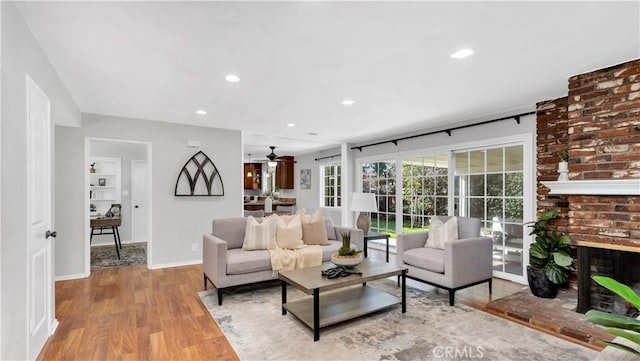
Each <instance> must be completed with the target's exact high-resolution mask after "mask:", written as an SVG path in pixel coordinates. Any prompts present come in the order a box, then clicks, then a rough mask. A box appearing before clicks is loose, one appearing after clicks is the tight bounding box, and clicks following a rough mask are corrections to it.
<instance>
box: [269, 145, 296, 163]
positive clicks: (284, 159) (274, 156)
mask: <svg viewBox="0 0 640 361" xmlns="http://www.w3.org/2000/svg"><path fill="white" fill-rule="evenodd" d="M269 148H270V149H271V153H269V154H267V155H266V157H267V159H268V160H269V162H290V163H295V161H294V160H293V157H289V156H282V157H281V156H279V155H277V154H276V153H275V152H274V151H275V149H276V147H275V146H273V145H270V146H269Z"/></svg>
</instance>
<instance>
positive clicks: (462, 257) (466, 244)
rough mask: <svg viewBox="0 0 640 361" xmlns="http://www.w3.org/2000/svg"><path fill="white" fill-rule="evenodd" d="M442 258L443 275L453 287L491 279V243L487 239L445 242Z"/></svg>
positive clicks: (476, 238)
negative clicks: (448, 278)
mask: <svg viewBox="0 0 640 361" xmlns="http://www.w3.org/2000/svg"><path fill="white" fill-rule="evenodd" d="M444 257H445V260H444V274H445V275H446V276H447V277H450V278H451V280H452V282H453V285H454V287H455V286H459V285H464V284H469V283H472V282H477V281H481V280H486V279H489V278H491V277H492V274H493V265H492V257H493V242H492V240H491V238H489V237H473V238H465V239H458V240H455V241H451V242H446V243H445V247H444Z"/></svg>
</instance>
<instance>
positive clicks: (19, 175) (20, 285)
mask: <svg viewBox="0 0 640 361" xmlns="http://www.w3.org/2000/svg"><path fill="white" fill-rule="evenodd" d="M0 6H2V24H1V25H2V28H1V34H2V41H1V42H2V44H1V46H2V50H1V54H2V78H1V82H2V90H1V92H2V114H1V118H2V130H1V131H0V134H1V136H2V140H1V142H0V145H1V147H2V149H1V151H0V154H1V156H2V159H1V161H0V163H1V167H2V169H1V170H0V172H1V174H2V176H3V177H2V182H1V185H2V188H1V191H0V198H1V199H2V207H1V209H0V222H1V223H2V229H1V230H0V232H2V234H1V236H0V237H1V239H2V261H1V263H0V264H1V267H2V269H1V272H0V274H1V277H2V281H1V285H2V299H1V301H0V303H1V304H0V314H2V326H1V327H2V331H1V333H2V344H1V345H0V359H3V360H24V359H26V358H27V333H28V329H27V325H28V322H27V287H28V283H27V262H26V261H27V222H28V218H27V189H26V183H27V182H26V181H25V180H26V178H27V169H26V164H27V159H26V154H27V152H26V139H27V135H26V133H27V130H26V124H27V122H26V111H25V110H26V74H29V76H30V77H31V78H32V79H33V80H34V81H35V82H36V83H37V84H38V86H39V87H40V88H41V89H42V90H43V91H44V92H45V93H46V94H47V96H48V97H49V98H50V100H51V119H52V122H53V123H56V122H59V121H63V119H64V121H67V122H68V121H69V118H72V120H74V121H75V122H76V123H78V122H79V119H80V116H79V111H78V108H77V106H76V104H75V102H74V101H73V99H72V97H71V96H70V94H69V92H68V91H67V89H66V88H65V87H64V84H63V83H62V82H61V81H60V79H59V77H58V75H57V73H56V72H55V70H54V69H53V67H52V66H51V64H50V63H49V61H48V59H47V57H46V56H45V54H44V53H43V52H42V49H41V48H40V46H39V44H38V42H37V41H36V40H35V39H34V37H33V35H32V34H31V32H30V31H29V28H28V27H27V26H26V24H25V23H24V21H23V19H22V16H21V15H20V13H19V12H18V10H17V9H16V7H15V5H14V4H13V3H12V2H6V1H3V2H2V3H1V5H0ZM52 134H53V130H52ZM54 201H55V197H54ZM55 220H56V218H55V213H54V225H55ZM54 227H55V226H54ZM54 229H55V228H54ZM53 242H54V243H53V245H54V247H56V241H53Z"/></svg>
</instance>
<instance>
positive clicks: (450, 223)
mask: <svg viewBox="0 0 640 361" xmlns="http://www.w3.org/2000/svg"><path fill="white" fill-rule="evenodd" d="M456 239H458V217H451V218H449V219H447V220H442V219H440V218H439V217H438V216H433V217H431V222H430V226H429V238H427V243H426V244H425V247H429V248H438V249H444V244H445V243H446V242H450V241H455V240H456Z"/></svg>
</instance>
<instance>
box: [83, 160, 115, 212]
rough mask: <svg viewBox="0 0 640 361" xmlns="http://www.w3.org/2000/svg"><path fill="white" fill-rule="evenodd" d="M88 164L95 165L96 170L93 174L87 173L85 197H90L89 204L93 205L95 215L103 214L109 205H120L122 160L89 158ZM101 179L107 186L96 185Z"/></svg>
mask: <svg viewBox="0 0 640 361" xmlns="http://www.w3.org/2000/svg"><path fill="white" fill-rule="evenodd" d="M89 163H90V164H91V163H95V169H96V172H95V173H91V172H89V178H88V181H89V189H88V190H87V195H92V197H90V198H89V203H90V204H93V206H94V207H95V211H96V212H97V213H99V214H105V213H106V212H107V211H108V210H109V208H110V207H111V204H114V203H121V200H120V197H121V193H122V188H121V182H122V179H121V172H122V160H121V159H120V158H112V157H91V158H90V160H89ZM101 178H102V179H104V180H105V182H106V184H107V185H105V186H99V185H98V184H99V179H101ZM91 184H93V185H91Z"/></svg>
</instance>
